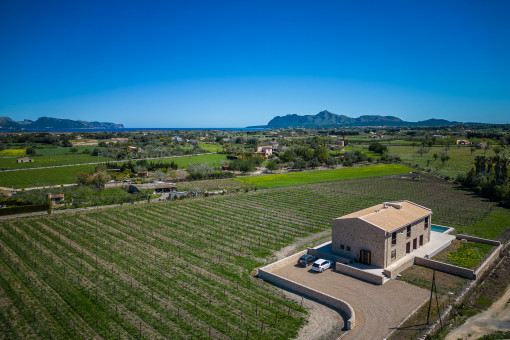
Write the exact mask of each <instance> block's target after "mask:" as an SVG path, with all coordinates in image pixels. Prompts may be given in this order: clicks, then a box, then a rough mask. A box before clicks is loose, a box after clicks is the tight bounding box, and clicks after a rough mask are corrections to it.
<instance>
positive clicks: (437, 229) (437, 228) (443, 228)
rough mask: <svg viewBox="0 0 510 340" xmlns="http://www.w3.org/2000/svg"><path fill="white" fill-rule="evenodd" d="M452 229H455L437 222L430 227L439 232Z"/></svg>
mask: <svg viewBox="0 0 510 340" xmlns="http://www.w3.org/2000/svg"><path fill="white" fill-rule="evenodd" d="M450 229H453V228H448V227H443V226H439V225H435V224H433V225H432V226H431V227H430V230H431V231H435V232H438V233H446V231H448V230H450Z"/></svg>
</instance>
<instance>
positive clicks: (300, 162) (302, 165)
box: [293, 158, 306, 170]
mask: <svg viewBox="0 0 510 340" xmlns="http://www.w3.org/2000/svg"><path fill="white" fill-rule="evenodd" d="M293 168H294V169H299V170H301V169H306V162H305V161H304V160H303V159H301V158H296V160H295V161H294V166H293Z"/></svg>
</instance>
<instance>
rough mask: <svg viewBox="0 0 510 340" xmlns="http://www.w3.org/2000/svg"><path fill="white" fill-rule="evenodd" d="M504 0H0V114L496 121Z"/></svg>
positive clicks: (159, 120)
mask: <svg viewBox="0 0 510 340" xmlns="http://www.w3.org/2000/svg"><path fill="white" fill-rule="evenodd" d="M509 15H510V1H506V0H504V1H448V0H447V1H444V0H443V1H408V0H407V1H299V0H295V1H193V0H190V1H93V0H91V1H24V0H3V1H1V2H0V46H1V50H0V51H1V53H0V116H10V117H11V118H13V119H15V120H22V119H25V118H27V119H36V118H37V117H39V116H51V117H58V118H69V119H83V120H99V121H111V122H116V123H124V124H125V126H126V127H243V126H247V125H260V124H266V123H267V122H268V121H269V120H270V119H271V118H273V117H274V116H276V115H286V114H293V113H296V114H300V115H303V114H316V113H318V112H319V111H321V110H329V111H331V112H334V113H337V114H345V115H347V116H351V117H357V116H359V115H362V114H381V115H395V116H398V117H400V118H402V119H406V120H411V121H417V120H423V119H428V118H444V119H450V120H458V121H481V122H496V123H510V63H509V60H510V44H509V43H508V41H509V37H510V20H508V17H509Z"/></svg>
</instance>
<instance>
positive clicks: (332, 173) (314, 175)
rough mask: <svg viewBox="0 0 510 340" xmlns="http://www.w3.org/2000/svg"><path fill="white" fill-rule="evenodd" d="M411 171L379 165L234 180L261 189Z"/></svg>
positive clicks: (398, 165)
mask: <svg viewBox="0 0 510 340" xmlns="http://www.w3.org/2000/svg"><path fill="white" fill-rule="evenodd" d="M412 170H413V169H411V168H409V167H407V166H405V165H401V164H380V165H372V166H365V167H356V168H345V169H335V170H322V171H303V172H291V173H285V174H275V175H263V176H253V177H238V178H236V180H238V181H241V182H244V183H248V184H252V185H256V186H259V187H262V188H275V187H286V186H293V185H301V184H309V183H320V182H329V181H338V180H344V179H351V178H364V177H378V176H388V175H396V174H401V173H407V172H409V171H412Z"/></svg>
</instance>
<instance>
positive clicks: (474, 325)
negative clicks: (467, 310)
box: [445, 286, 510, 340]
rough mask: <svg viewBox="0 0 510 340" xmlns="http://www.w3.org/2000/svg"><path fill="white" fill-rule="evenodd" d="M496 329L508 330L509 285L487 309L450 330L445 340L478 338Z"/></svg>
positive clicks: (509, 322)
mask: <svg viewBox="0 0 510 340" xmlns="http://www.w3.org/2000/svg"><path fill="white" fill-rule="evenodd" d="M496 331H503V332H509V331H510V286H508V288H507V290H506V292H505V294H503V296H502V297H501V298H500V299H499V300H498V301H496V302H494V303H493V304H492V306H491V307H490V308H489V309H487V310H486V311H484V312H482V313H480V314H477V315H475V316H473V317H471V318H469V319H467V320H466V323H465V324H463V325H462V326H460V327H458V328H456V329H454V330H453V331H451V332H450V333H449V334H448V335H447V336H446V338H445V340H457V339H478V338H480V337H482V336H483V335H485V334H490V333H494V332H496Z"/></svg>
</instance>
